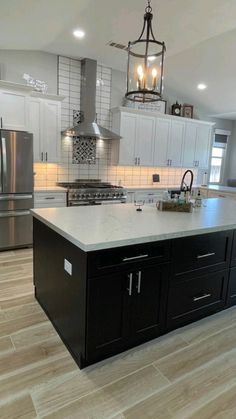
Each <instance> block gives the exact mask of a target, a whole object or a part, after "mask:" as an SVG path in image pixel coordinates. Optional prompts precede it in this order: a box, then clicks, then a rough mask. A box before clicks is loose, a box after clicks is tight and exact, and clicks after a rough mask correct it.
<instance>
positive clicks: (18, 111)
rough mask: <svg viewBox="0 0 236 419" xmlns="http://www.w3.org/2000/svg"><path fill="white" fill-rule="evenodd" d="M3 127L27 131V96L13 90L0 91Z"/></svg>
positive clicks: (0, 110) (0, 112) (0, 113)
mask: <svg viewBox="0 0 236 419" xmlns="http://www.w3.org/2000/svg"><path fill="white" fill-rule="evenodd" d="M0 118H1V127H2V128H5V129H12V130H17V131H27V130H28V126H27V96H26V95H25V94H24V93H21V92H15V91H11V90H9V91H8V90H1V91H0Z"/></svg>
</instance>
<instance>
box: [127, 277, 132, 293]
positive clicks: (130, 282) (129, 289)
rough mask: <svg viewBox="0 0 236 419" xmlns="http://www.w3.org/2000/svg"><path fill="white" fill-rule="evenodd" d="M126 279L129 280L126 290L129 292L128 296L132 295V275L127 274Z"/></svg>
mask: <svg viewBox="0 0 236 419" xmlns="http://www.w3.org/2000/svg"><path fill="white" fill-rule="evenodd" d="M128 278H129V288H127V291H129V295H132V284H133V274H129V275H128Z"/></svg>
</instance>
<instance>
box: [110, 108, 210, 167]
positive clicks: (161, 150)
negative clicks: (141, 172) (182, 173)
mask: <svg viewBox="0 0 236 419" xmlns="http://www.w3.org/2000/svg"><path fill="white" fill-rule="evenodd" d="M213 125H214V124H212V123H209V122H203V121H197V120H195V121H193V120H189V119H187V118H186V119H185V118H181V117H175V116H172V115H160V114H159V115H158V114H155V113H154V112H147V111H146V112H145V111H140V110H134V109H129V108H119V109H115V110H114V111H113V130H114V131H116V132H117V133H118V134H120V135H121V136H122V139H121V140H120V141H118V142H117V141H114V142H113V143H112V145H113V146H112V150H113V163H114V164H120V165H126V166H134V165H141V166H164V167H166V166H172V167H189V168H191V167H199V168H204V169H207V168H208V164H209V155H210V147H211V140H212V128H213Z"/></svg>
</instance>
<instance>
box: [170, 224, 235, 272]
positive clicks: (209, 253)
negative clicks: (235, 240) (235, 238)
mask: <svg viewBox="0 0 236 419" xmlns="http://www.w3.org/2000/svg"><path fill="white" fill-rule="evenodd" d="M232 233H233V232H232V231H222V232H217V233H211V234H201V235H199V236H194V237H185V238H182V239H176V240H174V241H173V248H172V253H173V273H174V276H184V275H185V276H188V277H192V276H193V272H194V271H195V274H194V275H196V276H197V275H199V272H201V274H204V273H206V272H213V271H217V270H218V271H219V270H223V269H226V268H227V267H228V266H229V263H230V252H231V244H232Z"/></svg>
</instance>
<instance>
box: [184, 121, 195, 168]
mask: <svg viewBox="0 0 236 419" xmlns="http://www.w3.org/2000/svg"><path fill="white" fill-rule="evenodd" d="M196 139H197V124H194V123H192V122H186V124H185V131H184V145H183V166H184V167H194V166H195V165H196V163H195V147H196Z"/></svg>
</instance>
